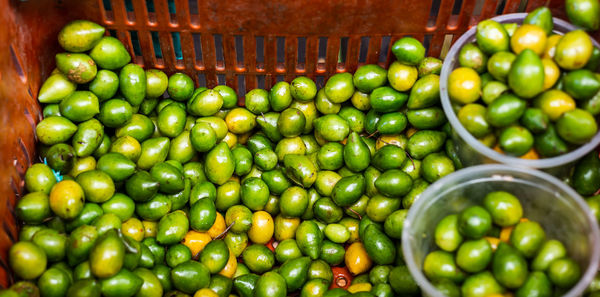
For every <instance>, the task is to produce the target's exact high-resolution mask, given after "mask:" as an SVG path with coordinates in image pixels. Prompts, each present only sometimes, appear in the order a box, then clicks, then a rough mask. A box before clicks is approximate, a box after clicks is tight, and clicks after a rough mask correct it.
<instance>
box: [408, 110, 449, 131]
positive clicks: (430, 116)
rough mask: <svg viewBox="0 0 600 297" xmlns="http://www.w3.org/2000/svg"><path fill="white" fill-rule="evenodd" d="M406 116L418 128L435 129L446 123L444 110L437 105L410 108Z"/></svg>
mask: <svg viewBox="0 0 600 297" xmlns="http://www.w3.org/2000/svg"><path fill="white" fill-rule="evenodd" d="M406 118H407V119H408V122H409V123H410V125H411V126H413V127H415V128H417V129H434V128H437V127H439V126H441V125H443V124H444V123H446V116H445V115H444V112H443V110H442V109H441V108H439V107H437V106H433V107H427V108H422V109H414V110H409V111H407V112H406Z"/></svg>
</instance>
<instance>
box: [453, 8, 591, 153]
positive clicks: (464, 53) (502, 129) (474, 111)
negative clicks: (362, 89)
mask: <svg viewBox="0 0 600 297" xmlns="http://www.w3.org/2000/svg"><path fill="white" fill-rule="evenodd" d="M567 2H569V1H567ZM571 2H572V1H571ZM588 14H593V12H588ZM552 29H553V21H552V14H551V13H550V9H548V8H547V7H540V8H538V9H536V10H534V11H532V12H530V13H529V14H528V15H527V17H526V18H525V19H524V21H523V24H521V25H517V24H515V23H503V24H500V23H498V22H496V21H494V20H492V19H490V20H484V21H481V22H479V23H478V24H477V30H476V40H475V42H473V43H469V44H466V45H464V46H463V47H462V48H461V49H460V52H459V53H458V57H457V58H458V64H459V67H458V68H456V69H454V70H452V72H451V73H450V75H449V79H448V95H449V98H450V100H451V101H452V103H453V104H454V109H455V112H456V115H457V117H458V120H459V121H460V123H461V124H462V126H463V127H464V128H465V129H466V130H467V131H468V132H469V133H471V135H473V136H474V137H475V138H477V139H479V140H480V141H481V142H482V143H484V144H485V145H487V146H489V147H490V148H494V149H495V150H497V151H499V152H501V153H505V154H508V155H512V156H525V157H526V158H538V157H539V158H550V157H555V156H558V155H561V154H565V153H568V152H569V151H571V150H573V149H576V148H578V147H579V146H581V145H582V144H585V143H587V142H589V141H590V140H591V139H592V137H594V136H595V135H596V133H597V132H598V124H597V120H596V118H595V117H596V116H597V115H598V114H599V113H600V109H599V108H598V106H600V105H599V104H598V102H600V101H599V100H600V96H599V95H598V90H600V75H599V74H598V73H596V71H597V69H598V66H599V63H600V50H599V49H598V48H596V47H594V45H593V44H592V40H591V38H590V37H589V35H588V34H587V33H586V32H585V31H583V30H581V29H580V30H574V31H571V32H566V33H565V34H564V36H563V35H559V34H555V33H553V31H552Z"/></svg>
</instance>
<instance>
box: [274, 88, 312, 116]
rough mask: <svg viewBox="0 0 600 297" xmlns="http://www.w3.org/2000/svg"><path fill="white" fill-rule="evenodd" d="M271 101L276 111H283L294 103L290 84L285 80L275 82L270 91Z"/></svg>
mask: <svg viewBox="0 0 600 297" xmlns="http://www.w3.org/2000/svg"><path fill="white" fill-rule="evenodd" d="M311 82H312V81H311ZM315 89H316V88H315ZM269 103H270V104H271V109H273V110H274V111H282V110H284V109H286V108H287V107H288V106H290V104H291V103H292V91H291V88H290V84H289V83H287V82H285V81H280V82H277V83H276V84H274V85H273V87H271V90H270V91H269Z"/></svg>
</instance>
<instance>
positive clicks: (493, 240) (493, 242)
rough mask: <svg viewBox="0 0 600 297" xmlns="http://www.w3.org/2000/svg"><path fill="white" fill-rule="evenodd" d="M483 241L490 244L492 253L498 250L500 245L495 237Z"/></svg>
mask: <svg viewBox="0 0 600 297" xmlns="http://www.w3.org/2000/svg"><path fill="white" fill-rule="evenodd" d="M483 238H484V239H485V240H487V242H489V243H490V246H491V247H492V250H493V251H496V249H497V248H498V245H499V244H500V239H499V238H496V237H487V236H486V237H483Z"/></svg>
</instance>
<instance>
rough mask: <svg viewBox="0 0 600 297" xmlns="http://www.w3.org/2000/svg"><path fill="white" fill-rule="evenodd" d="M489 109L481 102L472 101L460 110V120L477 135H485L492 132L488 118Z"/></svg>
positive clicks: (468, 129) (470, 131)
mask: <svg viewBox="0 0 600 297" xmlns="http://www.w3.org/2000/svg"><path fill="white" fill-rule="evenodd" d="M486 112H487V109H486V108H485V107H484V106H483V105H481V104H475V103H470V104H467V105H465V106H463V107H462V108H461V109H460V110H459V111H458V114H457V116H458V120H459V121H460V123H461V124H462V125H463V127H465V129H467V131H469V133H471V134H473V136H475V137H483V136H485V135H487V134H488V133H490V132H491V127H490V124H489V123H488V121H487V120H486Z"/></svg>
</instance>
